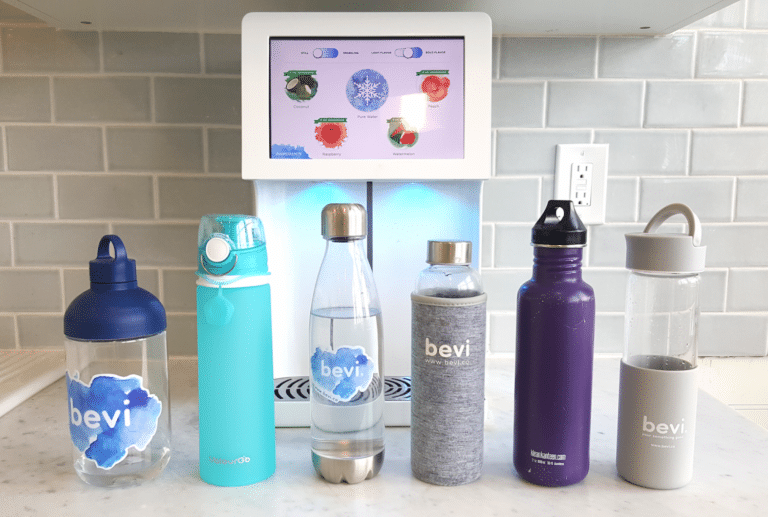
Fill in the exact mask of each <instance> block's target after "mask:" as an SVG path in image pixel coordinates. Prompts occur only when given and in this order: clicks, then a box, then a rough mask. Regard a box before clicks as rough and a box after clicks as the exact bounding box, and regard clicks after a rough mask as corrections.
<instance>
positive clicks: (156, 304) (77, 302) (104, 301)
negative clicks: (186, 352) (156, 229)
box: [64, 235, 167, 341]
mask: <svg viewBox="0 0 768 517" xmlns="http://www.w3.org/2000/svg"><path fill="white" fill-rule="evenodd" d="M110 245H112V247H113V248H114V250H115V256H114V257H112V256H111V255H110ZM90 275H91V288H90V289H89V290H87V291H85V292H84V293H82V294H81V295H80V296H78V297H77V298H75V299H74V300H73V301H72V303H71V304H70V305H69V307H68V308H67V312H66V313H65V314H64V335H65V336H67V337H68V338H71V339H77V340H81V341H118V340H121V341H122V340H130V339H140V338H145V337H148V336H152V335H154V334H159V333H160V332H162V331H164V330H165V328H166V326H167V324H166V319H165V309H164V308H163V305H162V304H161V303H160V300H158V299H157V298H156V297H155V295H153V294H152V293H150V292H149V291H145V290H144V289H142V288H140V287H139V285H138V282H137V281H136V261H135V260H133V259H129V258H128V254H127V253H126V251H125V245H123V241H122V240H121V239H120V237H118V236H117V235H105V236H104V237H102V238H101V241H100V242H99V249H98V254H97V256H96V259H94V260H92V261H91V262H90Z"/></svg>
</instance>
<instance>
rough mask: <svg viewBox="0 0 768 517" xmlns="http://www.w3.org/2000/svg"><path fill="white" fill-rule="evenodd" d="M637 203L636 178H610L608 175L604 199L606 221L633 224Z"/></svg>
mask: <svg viewBox="0 0 768 517" xmlns="http://www.w3.org/2000/svg"><path fill="white" fill-rule="evenodd" d="M609 172H610V169H609ZM637 203H638V179H637V178H612V177H610V175H609V176H608V187H607V191H606V199H605V219H606V221H608V222H609V223H632V222H634V221H635V220H636V210H637Z"/></svg>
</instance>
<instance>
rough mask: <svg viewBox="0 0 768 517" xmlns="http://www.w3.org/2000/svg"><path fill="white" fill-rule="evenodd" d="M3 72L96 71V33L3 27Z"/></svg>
mask: <svg viewBox="0 0 768 517" xmlns="http://www.w3.org/2000/svg"><path fill="white" fill-rule="evenodd" d="M2 50H3V70H4V71H5V72H98V71H99V34H98V33H97V32H72V31H62V30H56V29H54V28H53V27H51V28H21V27H9V28H5V29H2Z"/></svg>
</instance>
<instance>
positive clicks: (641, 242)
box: [625, 203, 707, 274]
mask: <svg viewBox="0 0 768 517" xmlns="http://www.w3.org/2000/svg"><path fill="white" fill-rule="evenodd" d="M678 214H680V215H683V216H685V218H686V220H687V221H688V233H687V234H682V233H656V231H657V230H658V229H659V227H660V226H661V225H662V223H664V221H666V220H667V219H669V218H670V217H672V216H673V215H678ZM625 237H626V240H627V269H631V270H634V271H646V272H661V273H678V274H685V273H701V272H702V271H704V261H705V258H706V254H707V247H706V246H702V245H701V222H700V221H699V218H698V217H697V216H696V214H694V213H693V210H691V209H690V208H689V207H688V206H687V205H684V204H682V203H674V204H671V205H668V206H665V207H664V208H662V209H661V210H659V211H658V212H657V213H656V215H654V216H653V218H651V220H650V221H649V222H648V225H647V226H646V227H645V229H644V230H643V231H642V232H641V233H628V234H626V235H625Z"/></svg>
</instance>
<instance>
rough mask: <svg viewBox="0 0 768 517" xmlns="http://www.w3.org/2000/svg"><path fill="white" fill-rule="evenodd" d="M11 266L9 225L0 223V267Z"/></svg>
mask: <svg viewBox="0 0 768 517" xmlns="http://www.w3.org/2000/svg"><path fill="white" fill-rule="evenodd" d="M10 265H11V223H0V266H10Z"/></svg>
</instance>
